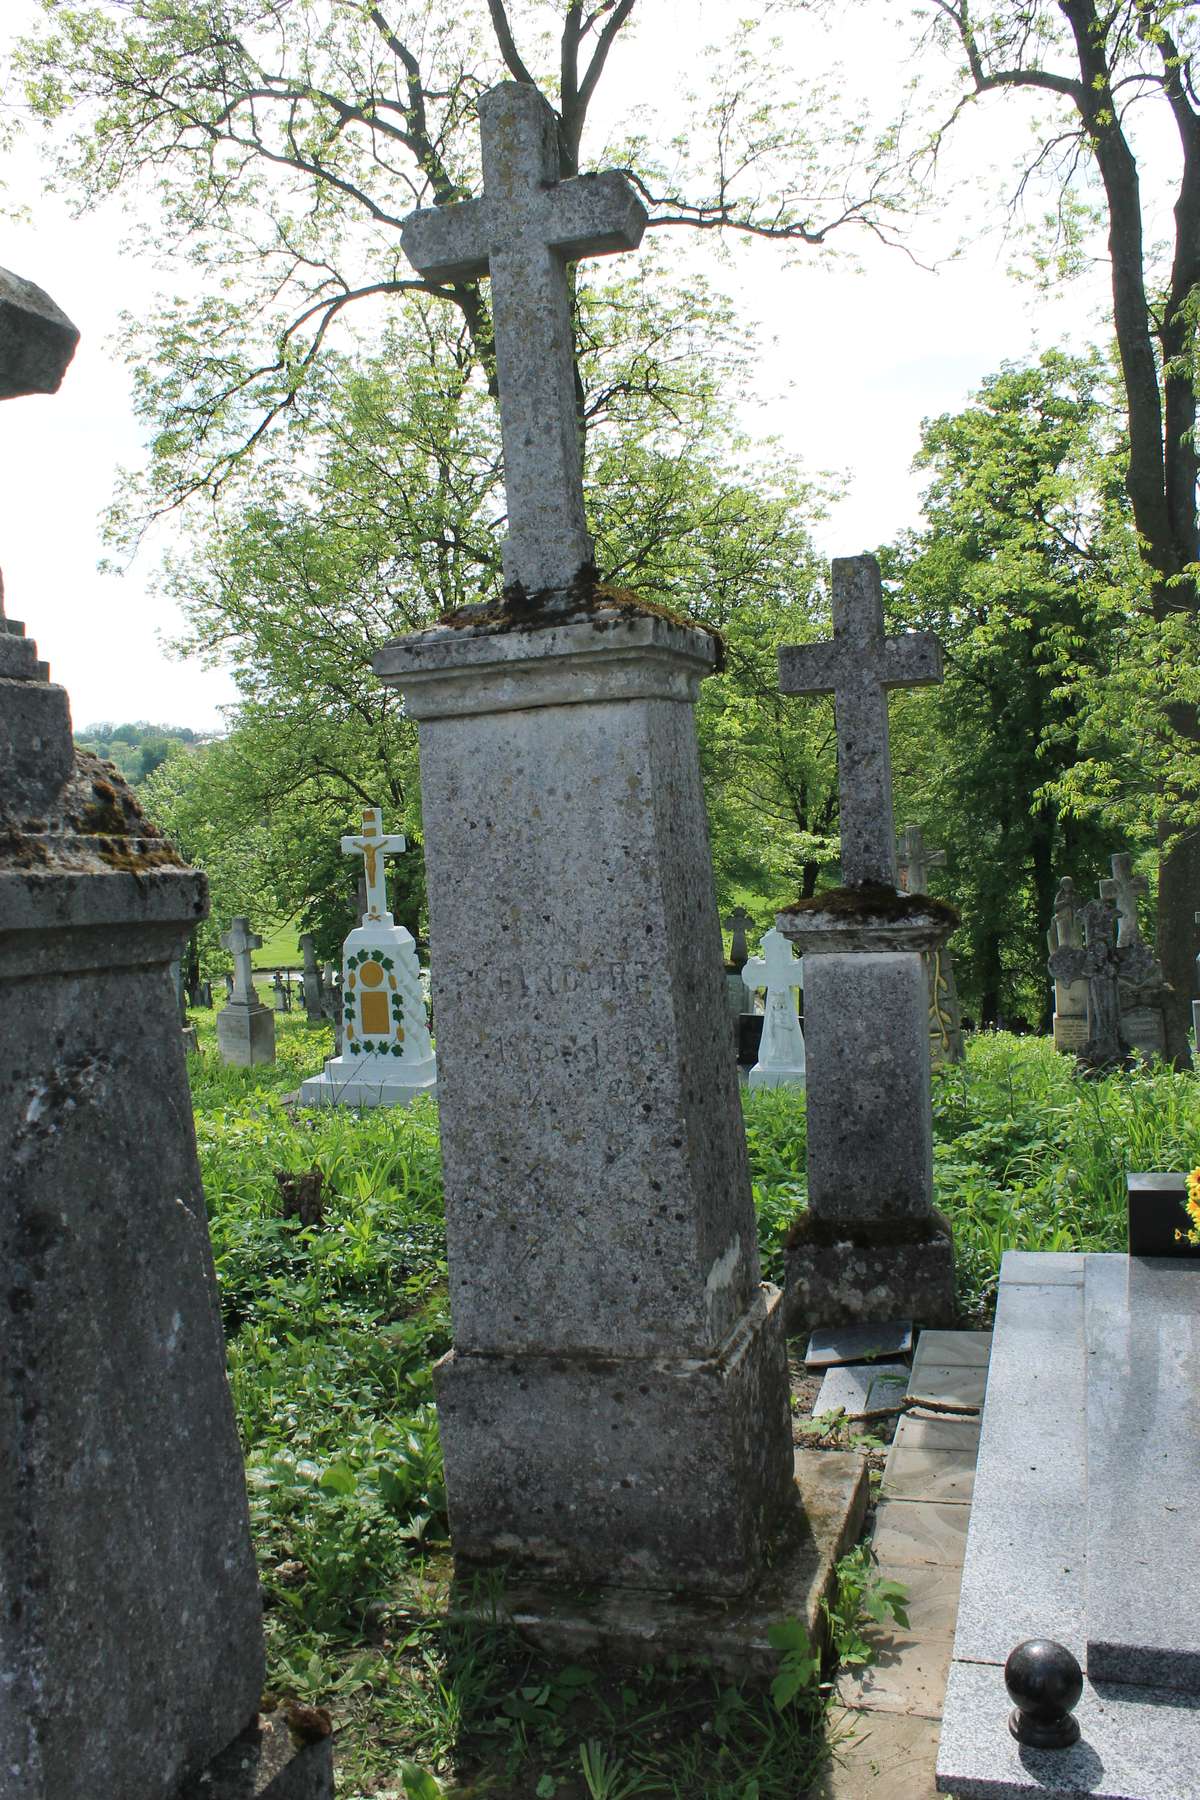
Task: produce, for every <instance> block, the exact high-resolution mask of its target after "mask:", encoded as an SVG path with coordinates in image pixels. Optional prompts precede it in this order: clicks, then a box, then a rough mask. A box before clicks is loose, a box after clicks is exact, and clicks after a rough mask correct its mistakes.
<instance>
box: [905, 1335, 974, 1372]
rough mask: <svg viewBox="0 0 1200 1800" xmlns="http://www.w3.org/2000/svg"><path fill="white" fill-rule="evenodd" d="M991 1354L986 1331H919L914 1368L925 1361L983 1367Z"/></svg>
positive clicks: (944, 1366)
mask: <svg viewBox="0 0 1200 1800" xmlns="http://www.w3.org/2000/svg"><path fill="white" fill-rule="evenodd" d="M991 1353H992V1334H991V1332H990V1331H923V1332H922V1333H921V1336H920V1338H919V1339H918V1340H917V1353H916V1355H915V1356H914V1357H913V1369H914V1371H916V1370H917V1369H920V1368H922V1367H924V1365H925V1364H926V1363H937V1364H938V1365H939V1366H940V1367H942V1368H958V1369H986V1368H987V1365H988V1358H989V1357H990V1355H991Z"/></svg>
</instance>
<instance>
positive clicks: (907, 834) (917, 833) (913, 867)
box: [896, 825, 946, 894]
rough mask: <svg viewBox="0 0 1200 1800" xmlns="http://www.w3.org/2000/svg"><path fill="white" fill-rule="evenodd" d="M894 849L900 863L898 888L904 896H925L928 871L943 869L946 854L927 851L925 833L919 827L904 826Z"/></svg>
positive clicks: (927, 887) (927, 884)
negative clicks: (899, 887) (902, 891)
mask: <svg viewBox="0 0 1200 1800" xmlns="http://www.w3.org/2000/svg"><path fill="white" fill-rule="evenodd" d="M896 848H897V854H898V858H899V862H900V886H901V887H902V888H903V889H904V891H905V893H906V894H927V893H928V892H929V871H930V869H944V868H945V866H946V852H945V851H944V850H927V849H926V848H925V833H924V832H923V831H922V830H921V827H920V826H919V825H906V826H905V827H904V830H903V831H902V832H901V833H900V841H899V843H898V845H897V847H896Z"/></svg>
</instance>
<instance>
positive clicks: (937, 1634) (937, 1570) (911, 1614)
mask: <svg viewBox="0 0 1200 1800" xmlns="http://www.w3.org/2000/svg"><path fill="white" fill-rule="evenodd" d="M877 1573H878V1574H879V1576H880V1578H881V1579H882V1580H886V1581H898V1582H899V1583H900V1585H901V1587H902V1588H903V1589H904V1591H905V1593H906V1595H907V1596H908V1597H907V1599H906V1600H905V1601H904V1602H903V1603H902V1604H903V1610H904V1614H905V1617H906V1618H907V1619H908V1625H907V1626H906V1627H905V1630H906V1631H907V1633H908V1635H909V1636H911V1637H917V1638H921V1639H922V1640H924V1639H926V1638H945V1639H946V1640H947V1641H951V1640H953V1637H954V1625H955V1621H956V1619H957V1618H958V1595H959V1590H960V1588H961V1587H962V1570H961V1568H958V1569H952V1568H946V1567H945V1566H944V1565H943V1564H941V1563H913V1564H905V1563H895V1564H893V1563H885V1562H880V1563H879V1565H878V1570H877ZM883 1629H884V1628H883V1627H882V1626H875V1625H872V1626H870V1627H869V1628H868V1631H867V1635H868V1637H870V1638H871V1641H872V1642H874V1641H875V1639H876V1638H877V1637H878V1636H879V1635H880V1633H881V1632H882V1631H883ZM892 1629H894V1627H888V1630H892Z"/></svg>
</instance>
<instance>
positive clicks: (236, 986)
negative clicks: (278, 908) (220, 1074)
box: [217, 914, 275, 1069]
mask: <svg viewBox="0 0 1200 1800" xmlns="http://www.w3.org/2000/svg"><path fill="white" fill-rule="evenodd" d="M221 946H222V948H223V949H225V950H228V951H229V954H230V955H231V956H232V958H233V978H232V985H231V986H228V985H227V991H228V994H229V998H228V999H227V1000H226V1002H225V1005H224V1006H223V1007H222V1009H221V1011H220V1012H219V1013H218V1014H217V1048H218V1050H219V1051H220V1053H221V1061H222V1062H223V1063H228V1064H229V1065H230V1066H231V1067H232V1068H235V1069H249V1068H252V1067H253V1065H254V1064H255V1063H273V1062H274V1061H275V1015H274V1014H273V1013H272V1011H271V1009H270V1007H269V1006H264V1005H263V1003H262V1001H261V1000H260V999H259V997H258V990H257V989H256V988H255V986H254V970H253V967H252V965H251V961H250V957H251V952H252V951H254V950H259V949H261V948H262V938H261V937H260V935H259V934H258V932H256V931H251V929H250V921H249V919H247V918H246V917H245V916H244V915H242V914H239V915H238V917H237V918H236V919H234V920H233V922H232V924H231V925H230V927H229V930H228V931H224V932H222V933H221ZM226 981H227V984H228V982H229V978H228V977H226Z"/></svg>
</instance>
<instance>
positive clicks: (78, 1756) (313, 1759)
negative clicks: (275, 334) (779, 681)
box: [0, 274, 332, 1800]
mask: <svg viewBox="0 0 1200 1800" xmlns="http://www.w3.org/2000/svg"><path fill="white" fill-rule="evenodd" d="M30 294H31V295H33V296H34V297H35V301H36V307H35V314H34V317H33V319H32V322H31V325H30V331H31V334H32V335H31V338H30V340H29V341H24V340H23V338H22V331H23V327H22V310H21V309H22V306H23V304H24V299H23V297H24V296H27V295H30ZM14 296H16V297H15V298H14ZM61 320H62V315H61V314H59V313H58V311H57V308H53V307H52V303H50V302H48V301H46V300H45V296H42V295H41V294H40V291H39V290H38V289H35V288H31V287H30V286H29V284H27V283H16V282H15V279H14V278H12V277H8V276H6V275H3V274H0V393H3V394H8V395H11V394H13V393H14V392H27V391H30V387H31V385H34V384H36V386H37V387H38V389H39V391H43V390H47V389H48V390H52V389H53V388H54V387H56V386H57V384H58V383H57V374H56V371H55V367H54V365H53V362H52V361H51V360H50V359H51V351H50V349H49V348H48V345H52V344H53V342H54V341H55V337H56V336H57V339H58V341H59V343H60V345H62V346H63V350H62V354H61V355H60V357H59V367H58V371H57V373H58V374H60V373H61V366H62V364H63V363H65V360H66V357H67V355H69V350H70V347H72V346H73V341H74V332H73V329H72V328H69V327H68V328H67V331H66V332H64V331H63V329H62V325H60V323H59V321H61ZM63 323H64V324H65V322H63ZM206 911H207V898H206V891H205V882H204V877H203V876H202V875H200V874H198V873H197V872H196V871H194V870H191V869H188V868H186V867H184V866H183V864H182V861H181V859H180V858H179V857H178V856H177V855H176V853H175V852H174V850H173V849H172V848H171V846H170V845H169V844H168V843H167V842H166V841H165V840H164V839H163V837H162V836H161V834H160V833H159V832H158V831H157V829H156V828H155V827H154V826H153V825H152V824H151V823H150V822H149V821H148V820H147V819H146V818H144V816H143V815H142V814H141V812H140V811H139V808H138V804H137V801H136V798H135V797H134V795H133V793H132V792H131V790H130V789H129V788H128V786H127V785H126V784H125V782H124V781H123V780H122V779H121V777H120V776H119V775H118V774H117V772H116V771H115V770H114V769H113V768H112V767H111V765H109V764H105V763H102V762H100V761H99V760H98V758H96V757H94V756H90V755H88V754H87V753H84V752H80V753H79V754H78V755H76V754H75V753H74V751H73V748H72V742H71V722H70V714H69V710H68V705H67V697H66V694H65V692H64V690H63V689H62V688H60V687H56V686H53V685H51V683H50V681H49V678H48V671H47V669H46V665H45V664H44V663H40V662H39V661H38V658H37V652H36V649H35V648H34V646H33V644H32V643H31V642H30V641H29V640H28V639H27V638H26V637H25V636H24V634H23V628H22V627H21V626H19V625H17V624H16V623H15V622H13V621H7V620H5V619H4V617H3V612H2V609H0V1018H2V1019H3V1022H4V1024H3V1036H4V1043H5V1048H6V1050H7V1051H8V1054H7V1055H6V1056H5V1058H4V1061H3V1066H2V1067H0V1262H2V1263H3V1267H4V1272H5V1289H6V1305H5V1324H4V1330H3V1332H2V1333H0V1595H2V1596H3V1603H2V1604H0V1800H97V1797H98V1796H105V1797H106V1800H107V1797H109V1796H111V1797H112V1800H185V1796H195V1795H197V1794H198V1793H201V1792H202V1793H203V1794H204V1795H206V1796H209V1800H232V1797H233V1796H238V1800H252V1797H253V1796H258V1795H262V1794H264V1793H265V1792H266V1782H267V1780H272V1779H273V1781H274V1785H272V1786H271V1787H270V1790H269V1791H270V1795H271V1797H272V1800H276V1797H278V1800H323V1797H325V1796H328V1795H330V1794H331V1793H332V1786H331V1763H330V1742H329V1740H328V1739H326V1740H325V1741H324V1742H323V1743H321V1744H319V1745H313V1746H310V1747H308V1748H306V1749H304V1750H301V1751H299V1752H296V1751H294V1750H293V1749H292V1746H291V1744H290V1742H289V1736H288V1729H287V1725H286V1722H285V1718H284V1714H283V1713H282V1711H281V1712H280V1713H278V1714H277V1715H275V1718H274V1720H271V1719H268V1720H266V1721H265V1722H264V1723H263V1724H261V1725H260V1724H259V1722H258V1719H257V1709H258V1704H259V1698H260V1695H261V1691H262V1682H263V1674H264V1655H263V1641H262V1620H261V1608H260V1600H259V1587H258V1575H257V1571H256V1568H255V1560H254V1553H253V1549H252V1546H251V1542H250V1528H249V1515H248V1511H247V1507H246V1492H245V1482H244V1475H243V1467H242V1456H241V1449H240V1446H239V1444H238V1438H237V1431H236V1428H235V1423H234V1415H233V1407H232V1404H231V1402H230V1397H229V1389H228V1385H227V1382H226V1378H225V1349H224V1341H223V1337H222V1332H221V1327H220V1319H219V1313H218V1306H217V1289H216V1278H215V1274H214V1271H213V1265H212V1254H211V1250H210V1247H209V1238H208V1226H207V1219H206V1213H205V1205H204V1195H203V1191H202V1189H201V1185H200V1173H199V1169H198V1167H197V1163H196V1150H195V1139H194V1135H193V1128H192V1113H191V1103H190V1097H189V1094H188V1084H187V1075H186V1072H185V1062H184V1054H183V1048H182V1045H181V1042H180V1031H179V1012H178V1007H177V1003H176V998H175V994H174V991H173V988H172V984H171V981H170V980H169V978H168V965H169V964H170V962H171V960H172V958H173V957H174V956H176V955H177V954H178V953H179V952H180V950H181V948H182V945H183V942H184V940H185V938H186V936H187V934H188V932H189V931H190V930H191V929H192V928H193V926H194V925H195V924H196V922H197V920H198V919H201V918H203V917H204V915H205V913H206ZM264 1771H265V1777H264Z"/></svg>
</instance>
